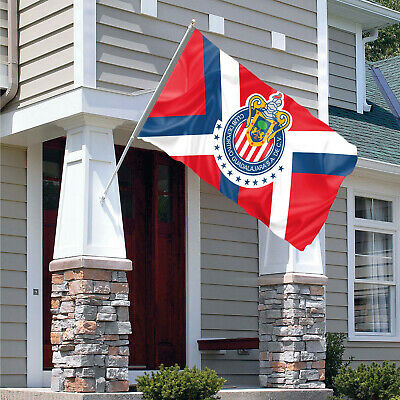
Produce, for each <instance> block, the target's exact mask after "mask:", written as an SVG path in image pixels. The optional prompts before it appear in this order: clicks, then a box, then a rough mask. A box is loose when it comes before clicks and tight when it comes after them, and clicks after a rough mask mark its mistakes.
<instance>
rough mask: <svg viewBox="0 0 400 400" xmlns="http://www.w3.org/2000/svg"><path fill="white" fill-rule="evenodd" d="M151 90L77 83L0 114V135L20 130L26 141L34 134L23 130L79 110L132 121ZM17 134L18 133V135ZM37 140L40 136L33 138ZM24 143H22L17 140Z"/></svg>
mask: <svg viewBox="0 0 400 400" xmlns="http://www.w3.org/2000/svg"><path fill="white" fill-rule="evenodd" d="M151 95H152V91H140V92H138V93H135V94H131V95H128V94H121V93H115V92H110V91H107V90H102V89H93V88H87V87H81V88H77V89H73V90H71V91H69V92H66V93H63V94H61V95H58V96H54V97H52V98H50V99H47V100H44V101H40V102H38V103H35V104H32V105H29V106H26V107H22V108H19V109H16V110H12V111H9V112H5V113H3V114H2V117H1V121H0V124H1V125H0V132H1V134H0V135H1V138H3V139H6V138H7V139H10V138H8V136H10V135H13V134H16V133H20V134H22V133H23V132H24V133H26V135H25V137H24V138H22V139H21V140H23V139H24V140H25V141H26V143H29V141H32V140H35V138H36V136H37V135H32V132H25V131H28V130H30V129H34V128H37V127H40V126H43V125H47V124H55V123H56V122H57V121H58V120H61V119H64V118H70V117H74V116H76V115H78V114H81V113H87V114H93V115H99V116H102V117H104V118H113V119H116V120H119V121H120V123H121V125H122V124H123V123H126V122H127V121H128V122H132V123H133V122H136V121H138V119H139V118H140V116H141V115H142V113H143V110H144V109H145V107H146V105H147V103H148V102H149V100H150V97H151ZM18 136H19V137H20V135H18ZM36 140H37V141H40V139H38V138H36ZM21 144H22V145H24V143H21Z"/></svg>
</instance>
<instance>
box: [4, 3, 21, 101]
mask: <svg viewBox="0 0 400 400" xmlns="http://www.w3.org/2000/svg"><path fill="white" fill-rule="evenodd" d="M7 5H8V8H7V12H8V14H7V17H8V18H7V20H8V21H7V22H8V23H7V28H8V32H7V33H8V47H7V52H8V88H7V90H6V92H5V93H4V94H3V95H2V96H1V99H0V107H1V109H3V108H4V107H5V105H6V104H8V103H9V102H10V101H11V100H12V99H13V98H14V97H15V95H16V94H17V91H18V27H17V26H18V15H17V0H8V2H7Z"/></svg>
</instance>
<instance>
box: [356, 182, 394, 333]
mask: <svg viewBox="0 0 400 400" xmlns="http://www.w3.org/2000/svg"><path fill="white" fill-rule="evenodd" d="M348 222H349V224H348V229H349V232H348V241H349V243H348V250H349V271H348V272H349V287H348V289H349V299H348V301H349V302H348V306H349V339H350V340H395V339H397V338H398V337H399V329H398V321H397V320H396V310H397V309H398V304H397V303H398V301H399V299H398V297H399V294H398V289H399V286H398V284H397V283H398V282H397V278H398V271H397V270H398V257H397V251H398V230H399V229H398V227H399V218H398V212H397V199H396V198H395V197H393V198H391V197H384V196H377V195H370V194H366V193H357V192H353V190H348Z"/></svg>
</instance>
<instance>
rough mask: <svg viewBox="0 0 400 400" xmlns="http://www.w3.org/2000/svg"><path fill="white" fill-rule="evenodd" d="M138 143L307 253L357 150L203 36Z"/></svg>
mask: <svg viewBox="0 0 400 400" xmlns="http://www.w3.org/2000/svg"><path fill="white" fill-rule="evenodd" d="M139 138H141V139H143V140H145V141H147V142H150V143H152V144H154V145H155V146H157V147H158V148H160V149H161V150H163V151H165V152H166V153H167V154H169V155H170V156H171V157H172V158H174V159H175V160H178V161H181V162H183V163H184V164H185V165H187V166H188V167H189V168H191V169H192V170H193V171H194V172H195V173H196V174H197V175H199V176H200V177H201V178H202V179H203V180H204V181H206V182H208V183H209V184H210V185H213V186H214V187H216V188H217V189H218V190H219V191H221V193H223V194H224V195H225V196H227V197H228V198H230V199H231V200H233V201H234V202H235V203H237V204H239V206H241V207H243V209H244V210H245V211H246V212H247V213H248V214H250V215H252V216H254V217H256V218H258V219H259V220H260V221H262V222H263V223H265V224H266V225H267V226H269V228H270V229H271V230H272V232H274V233H275V234H276V235H277V236H279V237H281V238H282V239H285V240H287V241H288V242H289V243H291V244H292V245H293V246H294V247H296V248H297V249H299V250H304V248H305V247H306V246H307V245H309V244H310V243H312V241H313V240H314V238H315V237H316V236H317V234H318V232H319V231H320V229H321V228H322V226H323V224H324V223H325V221H326V219H327V217H328V213H329V209H330V207H331V205H332V203H333V201H334V199H335V197H336V194H337V191H338V190H339V187H340V184H341V183H342V181H343V179H344V178H345V176H346V175H348V174H350V173H351V172H352V170H353V169H354V167H355V164H356V161H357V155H356V154H357V150H356V147H355V146H353V145H351V144H349V143H348V142H346V140H344V139H343V138H342V137H341V136H340V135H339V134H337V133H336V132H334V131H333V130H332V129H331V128H330V127H329V126H328V125H326V124H325V123H323V122H322V121H320V120H319V119H317V118H315V117H314V116H312V115H311V114H310V112H309V111H308V110H306V109H305V108H304V107H302V106H300V105H299V104H298V103H296V102H295V101H294V100H293V99H291V98H290V97H289V96H286V95H285V94H283V93H282V92H279V91H277V90H274V89H273V88H271V87H270V86H268V85H267V84H265V83H264V82H263V81H261V80H260V79H259V78H257V77H256V76H255V75H254V74H252V73H251V72H250V71H249V70H247V69H246V68H245V67H243V66H242V65H241V64H240V63H238V62H237V61H236V60H234V59H233V58H231V57H230V56H228V55H227V54H226V53H224V52H223V51H222V50H220V49H219V48H218V47H217V46H215V45H214V44H213V43H211V42H210V41H209V40H208V39H207V38H206V37H204V36H203V35H202V34H201V33H200V32H199V31H198V30H194V32H193V34H192V36H191V37H190V40H189V41H188V43H187V45H186V47H185V48H184V50H183V52H182V55H181V56H180V58H179V60H178V62H177V64H176V66H175V68H174V69H173V71H172V73H171V75H170V77H169V79H168V81H167V83H166V85H165V87H164V88H163V90H162V91H161V93H160V96H159V98H158V99H157V101H156V103H155V105H154V107H153V108H152V110H151V112H150V114H149V118H148V119H147V121H146V123H145V125H144V127H143V128H142V130H141V132H140V134H139Z"/></svg>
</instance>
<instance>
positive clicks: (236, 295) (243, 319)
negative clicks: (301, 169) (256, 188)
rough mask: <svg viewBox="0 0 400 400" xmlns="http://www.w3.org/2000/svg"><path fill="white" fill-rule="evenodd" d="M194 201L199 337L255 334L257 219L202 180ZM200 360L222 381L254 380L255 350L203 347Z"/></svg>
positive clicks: (248, 383)
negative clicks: (243, 351) (198, 248)
mask: <svg viewBox="0 0 400 400" xmlns="http://www.w3.org/2000/svg"><path fill="white" fill-rule="evenodd" d="M200 207H201V220H200V221H201V319H202V337H203V338H210V337H212V338H240V337H258V311H257V307H258V287H257V279H258V230H257V221H256V219H255V218H253V217H250V216H249V215H247V214H246V213H245V212H244V211H243V209H242V208H240V207H239V206H238V205H237V204H235V203H233V202H232V201H231V200H228V199H226V198H225V197H224V196H223V195H222V194H221V193H220V192H218V191H217V190H216V189H215V188H213V187H212V186H210V185H208V184H207V183H205V182H202V183H201V190H200ZM202 366H203V367H204V366H208V367H209V368H213V369H215V370H216V371H217V372H218V373H219V374H221V375H222V376H223V377H224V378H225V379H227V380H228V385H236V386H258V371H259V361H258V350H250V351H249V354H248V355H238V353H237V351H235V350H230V351H226V353H225V354H216V353H204V354H202Z"/></svg>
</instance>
